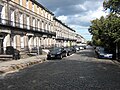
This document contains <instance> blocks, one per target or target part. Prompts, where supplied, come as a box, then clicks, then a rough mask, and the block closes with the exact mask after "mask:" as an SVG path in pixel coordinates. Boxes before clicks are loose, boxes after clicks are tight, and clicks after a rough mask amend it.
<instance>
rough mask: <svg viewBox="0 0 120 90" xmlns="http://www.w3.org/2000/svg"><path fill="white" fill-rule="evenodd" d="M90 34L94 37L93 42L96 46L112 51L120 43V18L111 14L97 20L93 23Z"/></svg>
mask: <svg viewBox="0 0 120 90" xmlns="http://www.w3.org/2000/svg"><path fill="white" fill-rule="evenodd" d="M89 32H90V33H91V34H92V35H93V37H92V40H93V43H94V44H95V45H100V46H104V47H106V48H108V49H111V48H112V47H115V43H116V42H119V41H120V17H118V16H117V15H115V14H110V15H109V16H107V17H103V16H102V17H101V18H100V19H95V20H93V21H91V26H90V28H89ZM112 49H114V48H112Z"/></svg>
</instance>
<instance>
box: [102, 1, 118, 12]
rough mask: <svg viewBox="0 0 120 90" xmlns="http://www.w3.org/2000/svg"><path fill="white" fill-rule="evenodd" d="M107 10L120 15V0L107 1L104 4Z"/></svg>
mask: <svg viewBox="0 0 120 90" xmlns="http://www.w3.org/2000/svg"><path fill="white" fill-rule="evenodd" d="M103 7H104V8H105V10H107V9H110V12H112V13H117V14H120V0H105V1H104V3H103Z"/></svg>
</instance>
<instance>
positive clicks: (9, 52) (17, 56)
mask: <svg viewBox="0 0 120 90" xmlns="http://www.w3.org/2000/svg"><path fill="white" fill-rule="evenodd" d="M6 54H7V55H12V56H13V59H15V60H17V59H20V51H19V50H17V49H14V48H13V47H12V46H8V47H6Z"/></svg>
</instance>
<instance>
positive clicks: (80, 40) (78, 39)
mask: <svg viewBox="0 0 120 90" xmlns="http://www.w3.org/2000/svg"><path fill="white" fill-rule="evenodd" d="M76 39H77V41H76V43H77V45H79V44H85V43H87V41H86V40H85V38H83V37H82V36H81V35H79V34H76Z"/></svg>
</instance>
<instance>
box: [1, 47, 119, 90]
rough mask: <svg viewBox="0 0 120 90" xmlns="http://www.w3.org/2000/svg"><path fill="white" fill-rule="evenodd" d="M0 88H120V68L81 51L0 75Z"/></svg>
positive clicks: (28, 89)
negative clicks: (60, 58)
mask: <svg viewBox="0 0 120 90" xmlns="http://www.w3.org/2000/svg"><path fill="white" fill-rule="evenodd" d="M0 90H120V67H119V64H116V63H114V62H113V61H111V60H105V59H97V58H95V54H94V52H93V50H91V49H89V50H83V51H80V52H78V53H76V54H74V55H72V56H69V57H67V58H63V60H50V61H47V62H45V63H42V64H38V65H35V66H32V67H29V68H27V69H24V70H20V71H19V72H16V73H13V74H7V75H6V76H4V77H2V76H1V77H0Z"/></svg>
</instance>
